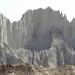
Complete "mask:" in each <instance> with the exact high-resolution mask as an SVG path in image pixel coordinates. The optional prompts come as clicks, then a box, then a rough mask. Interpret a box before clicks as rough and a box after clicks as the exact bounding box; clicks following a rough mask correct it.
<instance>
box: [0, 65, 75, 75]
mask: <svg viewBox="0 0 75 75" xmlns="http://www.w3.org/2000/svg"><path fill="white" fill-rule="evenodd" d="M0 75H75V66H67V65H65V66H60V67H57V68H54V69H52V68H50V67H47V68H45V67H43V66H38V65H30V64H15V65H10V64H7V65H0Z"/></svg>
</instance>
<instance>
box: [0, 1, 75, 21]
mask: <svg viewBox="0 0 75 75" xmlns="http://www.w3.org/2000/svg"><path fill="white" fill-rule="evenodd" d="M49 6H50V7H51V8H52V9H54V10H60V11H61V12H63V13H65V14H66V15H67V18H68V20H70V21H71V20H72V18H73V17H75V0H0V13H2V14H3V15H5V16H6V17H7V18H9V19H10V20H11V21H16V20H19V19H20V18H21V16H22V14H23V13H25V12H26V11H27V10H28V9H37V8H40V7H41V8H46V7H49Z"/></svg>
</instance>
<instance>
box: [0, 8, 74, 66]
mask: <svg viewBox="0 0 75 75" xmlns="http://www.w3.org/2000/svg"><path fill="white" fill-rule="evenodd" d="M74 32H75V19H73V20H72V22H69V21H68V20H67V18H66V16H65V15H64V16H63V15H62V13H60V11H54V10H52V9H51V8H49V7H48V8H46V9H42V8H39V9H36V10H28V11H27V12H26V13H25V14H23V16H22V18H21V20H19V21H17V22H16V21H15V22H13V23H11V22H10V20H8V19H7V18H5V17H4V16H3V15H2V14H0V64H8V63H9V64H15V63H30V64H38V65H43V66H46V67H47V66H52V67H56V66H57V65H65V64H66V65H73V64H75V60H74V59H75V46H74V45H75V33H74ZM11 59H12V60H11Z"/></svg>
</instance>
